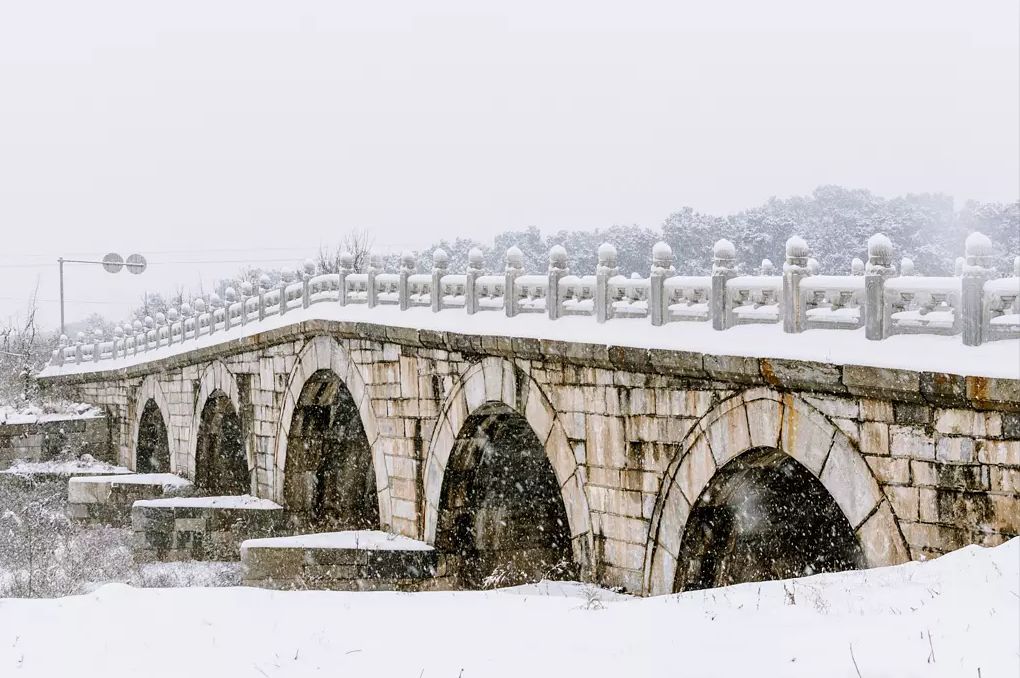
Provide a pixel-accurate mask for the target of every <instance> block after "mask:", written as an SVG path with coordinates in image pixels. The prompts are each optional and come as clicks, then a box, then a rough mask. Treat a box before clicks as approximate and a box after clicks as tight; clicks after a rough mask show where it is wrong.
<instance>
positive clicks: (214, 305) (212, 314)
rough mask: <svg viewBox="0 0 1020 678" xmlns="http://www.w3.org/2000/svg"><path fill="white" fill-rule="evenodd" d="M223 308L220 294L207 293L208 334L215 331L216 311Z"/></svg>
mask: <svg viewBox="0 0 1020 678" xmlns="http://www.w3.org/2000/svg"><path fill="white" fill-rule="evenodd" d="M221 308H223V300H222V299H220V295H218V294H216V293H215V292H213V293H212V294H210V295H209V334H212V333H213V332H215V331H216V311H217V310H218V309H221Z"/></svg>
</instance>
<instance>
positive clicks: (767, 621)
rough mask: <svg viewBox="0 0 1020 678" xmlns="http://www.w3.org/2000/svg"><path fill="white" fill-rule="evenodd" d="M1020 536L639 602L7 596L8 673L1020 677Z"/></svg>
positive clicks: (535, 589) (573, 588) (228, 594)
mask: <svg viewBox="0 0 1020 678" xmlns="http://www.w3.org/2000/svg"><path fill="white" fill-rule="evenodd" d="M1018 556H1020V540H1017V539H1014V540H1013V541H1012V542H1010V543H1008V544H1006V545H1004V546H1001V547H999V548H996V549H988V550H983V549H980V548H977V547H970V548H967V549H963V550H961V551H958V552H956V553H953V554H950V555H948V556H945V557H943V558H941V559H939V560H936V561H933V562H930V563H924V564H918V563H914V564H909V565H905V566H900V567H895V568H886V569H882V570H872V571H869V572H855V573H848V574H838V575H820V576H816V577H810V578H805V579H799V580H794V581H788V582H771V583H764V584H745V585H741V586H735V587H729V588H726V589H716V590H712V591H707V592H696V593H691V594H684V595H678V596H664V597H660V598H650V599H631V598H626V597H623V596H616V595H614V594H611V593H607V592H601V591H598V590H596V589H592V588H590V587H586V586H583V585H579V584H540V585H537V586H531V587H522V588H518V589H505V590H502V591H493V592H461V593H418V594H406V593H327V592H272V591H262V590H257V589H244V588H228V589H197V588H192V589H134V588H130V587H127V586H124V585H110V586H106V587H103V588H101V589H99V590H98V591H96V592H95V593H93V594H90V595H85V596H78V597H72V598H63V599H55V600H0V676H45V677H47V678H50V677H53V676H71V675H73V676H76V677H78V678H93V677H95V678H100V677H101V678H117V677H120V676H123V677H125V678H126V677H131V678H135V677H137V676H146V677H149V678H152V677H160V676H195V677H196V678H198V677H206V676H210V677H216V678H227V677H230V678H234V677H248V676H251V677H255V678H257V677H262V678H265V677H270V678H276V677H299V676H301V677H303V676H331V677H332V676H357V677H376V678H390V677H400V678H438V677H442V678H458V677H460V678H475V677H482V676H485V677H511V676H512V677H514V678H518V677H523V676H557V677H566V676H583V677H584V678H600V677H602V676H606V677H608V676H612V677H613V678H623V677H626V678H630V677H632V676H694V677H699V678H700V677H706V676H741V677H744V676H804V677H810V678H819V677H823V676H824V677H826V678H838V677H843V676H846V677H849V678H857V677H864V678H875V677H878V676H895V677H897V678H906V677H909V676H925V677H928V676H945V677H950V676H951V677H953V678H958V677H970V676H974V677H977V676H981V677H982V678H992V677H997V676H1007V677H1009V678H1015V677H1016V676H1017V675H1018V674H1020V658H1018V642H1017V641H1018V637H1020V636H1018V634H1020V597H1018V589H1020V566H1018Z"/></svg>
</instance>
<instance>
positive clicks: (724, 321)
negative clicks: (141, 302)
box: [50, 233, 1020, 366]
mask: <svg viewBox="0 0 1020 678" xmlns="http://www.w3.org/2000/svg"><path fill="white" fill-rule="evenodd" d="M892 250H893V248H892V243H891V242H890V241H889V239H888V238H886V237H885V236H883V235H881V234H879V235H876V236H874V237H872V238H871V239H870V240H869V243H868V264H867V266H866V267H865V266H864V265H863V263H862V262H861V261H860V260H859V259H855V260H854V263H853V265H852V267H851V272H850V274H849V275H819V274H818V262H817V261H815V260H814V259H812V258H811V257H810V256H809V254H810V252H809V249H808V246H807V244H806V243H805V242H804V241H803V240H802V239H801V238H799V237H793V238H790V240H789V241H788V242H787V248H786V260H785V262H784V264H783V267H782V275H777V274H776V273H775V267H774V266H773V265H772V263H771V262H770V261H768V260H764V261H763V262H762V266H761V269H760V271H759V272H758V274H756V275H746V274H741V272H740V271H739V267H738V266H737V265H736V253H735V248H734V246H733V245H732V244H731V243H729V242H728V241H719V242H718V243H716V245H715V247H714V248H713V257H714V258H713V270H712V274H711V275H704V276H683V275H677V274H676V270H675V268H674V267H673V253H672V251H671V250H670V248H669V246H668V245H666V244H665V243H658V244H656V245H655V247H654V248H653V253H652V259H651V267H650V269H649V273H648V275H647V276H643V275H641V274H639V273H636V272H635V273H631V274H630V275H629V276H627V275H623V274H621V273H620V272H619V270H618V268H617V267H616V250H615V248H614V247H613V246H612V245H608V244H604V245H603V246H601V247H600V248H599V258H598V261H599V263H598V267H597V270H596V273H595V275H583V276H578V275H572V274H571V273H570V269H569V266H568V257H567V252H566V250H564V249H563V248H562V247H561V246H556V247H554V248H552V250H551V251H550V254H549V268H548V270H547V271H546V272H544V273H527V272H526V271H525V270H524V268H523V257H522V255H521V252H520V250H519V249H517V248H516V247H511V248H510V249H509V250H508V251H507V259H506V262H507V263H506V268H505V270H504V271H503V272H502V274H499V275H497V274H487V273H486V272H485V271H484V270H483V267H482V263H481V253H480V252H472V253H471V256H470V257H469V264H468V269H467V271H466V272H465V273H453V272H450V271H449V270H448V257H447V256H446V253H445V252H443V251H442V250H437V251H436V252H435V253H434V257H433V259H434V267H433V270H432V272H431V275H429V274H423V273H416V272H415V271H414V257H413V256H412V255H405V256H403V257H402V259H401V267H400V271H399V272H397V273H388V272H385V271H383V270H382V268H381V265H380V262H379V259H378V258H377V257H372V258H371V259H370V262H369V265H368V266H367V268H366V270H365V271H364V272H356V271H355V270H354V269H353V257H351V256H350V255H344V256H342V257H341V267H340V270H339V272H338V273H322V274H318V275H316V272H315V266H314V264H312V262H310V261H308V262H305V264H304V266H303V268H302V269H301V271H298V272H295V271H288V272H286V273H285V274H284V275H283V276H282V279H281V282H280V283H279V285H278V286H276V287H271V283H270V280H269V278H268V277H266V276H263V277H262V279H261V280H260V282H259V286H258V290H257V292H255V291H254V290H253V288H252V286H251V285H249V284H247V283H246V284H244V285H242V287H241V290H240V292H238V291H237V290H235V289H233V288H229V289H227V290H226V292H225V295H224V297H225V298H221V297H219V296H218V295H216V294H213V295H210V296H209V298H208V299H206V298H202V297H197V298H195V299H193V300H192V301H191V302H186V303H184V304H182V305H181V306H180V308H179V309H177V308H174V309H170V311H169V312H168V313H167V314H166V315H164V314H162V313H157V314H156V315H155V317H146V318H145V319H144V321H137V320H136V321H135V322H134V323H133V324H132V325H125V326H122V327H117V328H115V329H114V331H113V334H112V336H104V335H103V334H102V333H100V332H99V331H97V333H96V334H95V335H93V336H92V337H88V336H85V335H84V334H83V333H79V334H78V337H77V339H76V341H74V342H73V343H72V342H69V341H68V340H67V338H66V337H61V342H60V346H59V348H58V349H57V350H56V351H54V353H53V356H52V358H51V361H50V364H51V365H54V366H60V365H63V364H65V363H99V362H111V363H113V362H115V361H117V360H119V359H123V358H126V357H128V356H137V355H142V354H146V353H149V352H152V351H156V350H159V349H165V348H167V347H172V346H175V345H183V344H185V342H187V341H189V340H195V339H198V338H200V337H205V336H209V335H214V334H216V333H221V332H226V331H230V330H231V329H233V328H236V327H239V326H248V325H258V324H260V323H266V321H267V320H269V319H272V318H274V317H279V316H283V315H285V314H286V313H288V312H289V311H291V310H293V309H300V308H309V307H311V306H315V305H318V304H333V305H340V306H347V305H357V304H363V305H366V306H367V307H369V308H374V307H376V306H396V307H399V309H400V310H402V311H403V310H407V309H411V308H414V307H431V309H432V311H433V312H436V313H439V312H454V313H455V312H462V313H466V314H468V315H474V314H476V313H479V312H483V311H503V312H504V314H505V315H506V316H507V317H509V318H513V317H515V316H517V315H520V314H529V315H531V314H544V315H546V316H548V318H549V319H550V320H557V319H559V318H562V317H565V316H585V317H591V318H593V319H594V320H595V322H597V323H605V322H608V321H610V320H612V321H614V322H616V321H630V322H635V329H636V331H640V330H637V327H636V321H637V320H641V319H645V320H646V321H647V322H650V324H652V325H665V324H669V323H685V322H688V323H689V322H701V323H711V325H712V327H713V328H715V329H717V330H726V329H729V328H732V327H735V326H737V325H746V324H774V325H780V326H781V327H782V331H784V332H786V333H791V334H795V333H800V332H803V331H804V330H806V329H833V330H839V329H848V330H855V329H859V328H861V327H864V328H866V336H867V338H868V339H871V340H881V339H885V338H887V337H889V336H891V335H894V334H905V333H910V334H949V335H956V334H960V335H962V338H963V343H964V344H965V345H970V346H974V345H979V344H982V343H985V342H988V341H995V340H1001V339H1016V338H1020V257H1017V258H1016V260H1015V261H1014V267H1013V268H1014V270H1013V275H1012V276H1010V277H1004V278H998V279H993V278H992V275H993V273H992V270H991V269H990V267H989V264H990V261H991V256H992V253H993V251H994V248H993V246H992V243H991V242H990V241H989V240H988V238H986V237H985V236H983V235H981V234H979V233H975V234H972V235H971V236H970V237H969V238H968V239H967V245H966V257H962V258H961V259H960V260H958V262H957V274H956V275H954V276H946V277H930V276H918V275H914V270H913V269H914V267H913V262H911V261H910V260H909V259H903V261H902V262H901V264H900V275H898V276H897V275H896V268H895V266H894V265H893V264H892V255H893V251H892ZM274 322H275V323H276V324H275V325H273V327H275V326H278V324H279V321H278V320H276V321H274ZM254 329H257V330H258V331H261V329H262V327H261V326H259V327H257V328H254ZM266 329H269V326H266ZM182 348H183V346H182Z"/></svg>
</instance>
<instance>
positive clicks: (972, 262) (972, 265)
mask: <svg viewBox="0 0 1020 678" xmlns="http://www.w3.org/2000/svg"><path fill="white" fill-rule="evenodd" d="M964 248H965V250H964V251H965V254H966V262H965V263H964V266H963V279H962V280H961V281H960V287H961V291H962V293H961V295H960V307H961V308H960V316H961V318H960V319H961V320H962V325H963V345H964V346H980V345H981V344H982V342H984V338H985V337H984V334H985V282H986V281H987V280H988V279H989V278H991V277H992V269H991V266H992V257H993V256H994V255H995V248H994V246H993V245H992V241H991V240H989V238H988V236H986V235H985V234H983V233H978V232H974V233H971V234H970V235H968V236H967V241H966V243H965V245H964Z"/></svg>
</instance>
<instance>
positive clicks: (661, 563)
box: [644, 388, 909, 595]
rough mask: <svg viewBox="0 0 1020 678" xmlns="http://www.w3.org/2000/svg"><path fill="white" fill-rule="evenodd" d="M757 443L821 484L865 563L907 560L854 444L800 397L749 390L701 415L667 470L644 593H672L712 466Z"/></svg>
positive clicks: (654, 522)
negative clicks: (684, 544)
mask: <svg viewBox="0 0 1020 678" xmlns="http://www.w3.org/2000/svg"><path fill="white" fill-rule="evenodd" d="M760 447H771V448H776V449H779V450H781V451H782V452H784V453H785V454H787V455H788V456H790V457H792V458H793V459H795V460H796V461H797V462H798V463H800V464H801V465H802V466H804V467H805V468H807V469H808V471H810V472H811V474H812V475H813V476H814V477H815V478H817V479H818V480H819V481H820V482H821V484H822V485H823V486H824V487H825V489H826V490H827V491H828V493H829V494H830V495H831V496H832V498H833V499H834V500H835V502H836V504H837V505H838V506H839V508H840V510H841V511H842V512H843V514H844V516H846V518H847V520H848V522H849V523H850V525H851V527H852V528H853V530H854V533H855V536H856V537H857V539H858V542H859V543H860V545H861V548H862V551H863V553H864V558H865V563H866V565H867V566H868V567H879V566H883V565H895V564H898V563H902V562H905V561H906V560H908V559H909V558H908V553H909V552H908V550H907V547H906V543H905V541H904V539H903V535H902V533H901V532H900V529H899V525H898V523H897V522H896V519H895V517H894V515H893V512H892V509H891V507H890V505H889V501H888V500H887V499H886V498H885V495H884V494H883V493H882V490H881V488H880V486H879V484H878V481H877V480H876V479H875V477H874V474H872V472H871V469H870V467H869V466H868V464H867V463H866V462H865V460H864V458H863V457H862V456H861V454H860V451H859V450H858V448H857V445H856V443H854V442H853V441H852V440H850V438H848V437H847V436H846V435H845V434H844V433H843V432H842V431H840V430H839V428H838V427H837V426H836V425H835V424H834V423H833V422H832V421H831V420H830V419H829V418H828V417H827V416H825V415H824V414H822V413H821V412H820V411H819V410H818V409H816V408H815V407H814V406H812V405H811V404H810V403H808V402H807V401H805V400H804V399H802V398H800V397H798V396H796V395H794V394H791V393H780V392H777V391H773V390H772V389H768V388H754V389H749V390H746V391H744V392H742V393H739V394H737V395H735V396H733V397H731V398H728V399H726V400H724V401H722V402H720V403H718V404H717V405H716V406H715V407H713V408H712V409H711V410H710V411H709V412H707V413H706V414H705V415H704V416H703V417H702V418H701V419H700V420H699V421H698V424H697V425H696V426H694V427H693V428H692V429H691V430H690V432H689V433H688V434H687V436H686V437H685V438H684V440H683V441H682V443H681V445H680V451H679V453H678V454H677V456H676V457H675V458H674V460H673V461H672V462H671V463H670V464H669V466H668V467H667V469H666V473H665V475H664V477H663V481H662V485H661V488H660V491H659V497H658V500H657V502H656V507H655V511H654V513H653V515H652V524H651V529H650V530H649V537H648V542H647V545H646V548H645V566H644V571H645V574H644V590H645V593H646V594H649V595H661V594H664V593H671V592H672V590H673V580H674V577H675V574H676V567H677V558H678V556H679V553H680V543H681V540H682V538H683V533H684V528H685V527H686V524H687V518H688V517H689V515H690V512H691V510H692V507H693V506H694V504H695V502H697V501H698V498H699V497H700V496H701V493H702V492H703V491H704V489H705V488H706V487H707V486H708V484H709V483H710V482H711V480H712V478H713V477H714V476H715V474H716V472H717V470H718V469H720V468H722V467H723V466H724V465H725V464H726V463H727V462H729V461H730V460H732V459H735V458H736V457H738V456H740V455H741V454H743V453H744V452H747V451H749V450H752V449H755V448H760Z"/></svg>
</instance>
